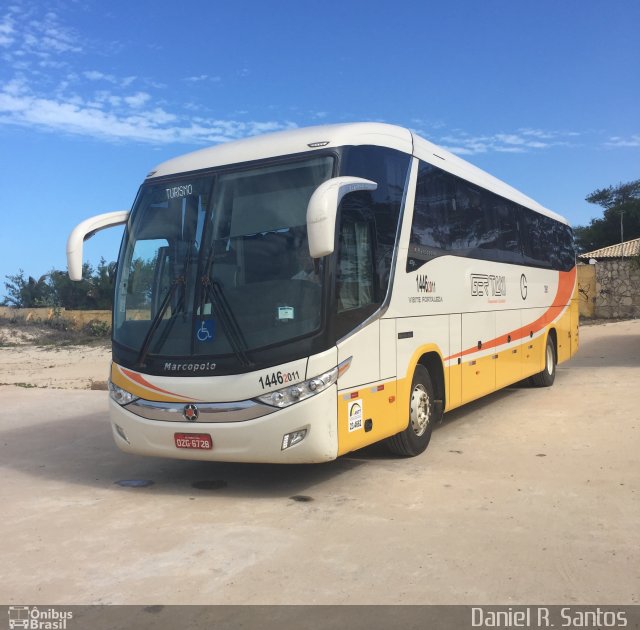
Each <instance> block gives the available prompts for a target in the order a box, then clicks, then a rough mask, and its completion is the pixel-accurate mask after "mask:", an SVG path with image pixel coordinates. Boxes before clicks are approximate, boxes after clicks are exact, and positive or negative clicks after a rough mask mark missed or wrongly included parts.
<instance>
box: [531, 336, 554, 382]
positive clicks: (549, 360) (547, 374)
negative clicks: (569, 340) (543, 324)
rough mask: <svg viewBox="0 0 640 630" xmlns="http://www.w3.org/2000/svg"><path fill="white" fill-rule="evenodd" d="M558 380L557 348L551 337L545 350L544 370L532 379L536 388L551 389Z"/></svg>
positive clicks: (548, 337)
mask: <svg viewBox="0 0 640 630" xmlns="http://www.w3.org/2000/svg"><path fill="white" fill-rule="evenodd" d="M555 380H556V347H555V344H554V343H553V339H552V338H551V335H548V336H547V345H546V347H545V350H544V370H542V372H540V373H538V374H534V375H533V376H532V377H531V382H532V383H533V385H535V386H536V387H551V385H553V381H555Z"/></svg>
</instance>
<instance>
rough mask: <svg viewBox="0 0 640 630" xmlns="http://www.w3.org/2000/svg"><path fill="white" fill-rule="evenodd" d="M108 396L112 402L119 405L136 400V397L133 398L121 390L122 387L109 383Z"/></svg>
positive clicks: (130, 394)
mask: <svg viewBox="0 0 640 630" xmlns="http://www.w3.org/2000/svg"><path fill="white" fill-rule="evenodd" d="M109 396H111V398H113V400H115V401H116V402H117V403H118V404H119V405H128V404H129V403H130V402H133V401H134V400H138V397H137V396H134V395H133V394H132V393H131V392H128V391H127V390H126V389H122V387H118V386H117V385H114V384H113V383H112V382H111V381H109Z"/></svg>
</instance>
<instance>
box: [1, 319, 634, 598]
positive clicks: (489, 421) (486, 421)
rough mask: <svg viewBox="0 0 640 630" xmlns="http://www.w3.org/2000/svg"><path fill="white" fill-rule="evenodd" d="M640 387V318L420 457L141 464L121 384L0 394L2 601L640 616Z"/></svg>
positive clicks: (379, 451) (507, 393) (455, 418)
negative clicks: (589, 611) (494, 607)
mask: <svg viewBox="0 0 640 630" xmlns="http://www.w3.org/2000/svg"><path fill="white" fill-rule="evenodd" d="M11 352H13V351H11ZM11 352H8V353H5V354H3V355H2V359H1V361H2V363H3V368H2V369H3V373H4V374H5V376H3V378H2V379H1V380H6V379H7V377H6V374H7V368H6V365H7V364H6V361H7V360H8V359H11V360H12V361H13V360H14V359H13V358H15V357H14V355H13V354H12V353H11ZM15 352H17V353H18V355H19V356H18V359H16V361H15V362H14V363H12V364H13V365H19V364H20V360H19V357H22V356H23V355H22V351H21V350H20V349H17V348H16V349H15ZM82 353H83V351H79V352H78V353H77V354H79V356H82ZM55 355H56V353H52V354H50V353H48V352H42V353H40V352H36V353H35V354H33V355H28V356H32V359H30V360H31V361H32V362H33V363H32V365H34V367H32V368H31V369H32V370H33V372H32V374H31V376H30V378H33V379H37V378H42V377H43V378H52V379H53V381H52V382H55V378H56V376H55V374H56V373H57V370H56V369H54V368H45V367H42V365H51V364H53V360H50V361H49V362H48V363H47V361H46V360H45V359H43V357H47V356H55ZM65 356H66V361H69V362H74V361H75V359H74V358H72V357H74V356H76V355H71V354H70V355H65ZM85 356H87V357H88V356H89V355H85ZM12 357H13V358H12ZM94 359H95V362H96V364H97V366H98V372H97V374H98V375H99V376H100V375H102V374H104V369H105V368H106V364H107V358H106V357H104V358H100V357H94ZM38 362H41V364H42V365H41V372H40V376H38V372H37V369H36V367H37V363H38ZM61 363H62V364H64V361H61ZM86 365H87V366H88V365H89V360H88V358H87V363H86ZM62 367H63V368H65V366H64V365H62ZM87 370H88V368H87ZM49 374H51V375H53V376H48V375H49ZM20 378H22V377H20ZM24 378H27V377H26V376H25V377H24ZM83 378H86V376H83ZM64 379H67V381H68V382H71V383H72V384H73V382H74V379H73V378H72V377H68V376H66V377H64ZM64 379H61V381H57V382H64ZM83 382H84V383H85V384H86V381H82V380H78V381H75V383H76V384H77V385H78V386H82V383H83ZM638 383H640V321H632V322H621V323H613V324H607V325H603V326H590V327H584V328H583V329H582V330H581V350H580V352H579V354H578V356H577V357H576V358H575V359H573V360H572V361H570V362H568V363H565V364H563V365H561V366H560V367H559V370H558V374H557V378H556V383H555V385H554V386H553V387H551V388H548V389H537V388H526V387H513V388H509V389H506V390H503V391H501V392H498V393H496V394H493V395H491V396H488V397H486V398H485V399H483V400H480V401H477V402H474V403H471V404H469V405H466V406H465V407H463V408H460V409H458V410H455V411H453V412H452V413H450V414H447V416H446V419H445V421H444V423H443V424H442V425H441V426H440V427H438V428H436V429H435V431H434V434H433V438H432V441H431V445H430V446H429V449H428V450H427V452H425V453H424V454H422V455H421V456H419V457H416V458H413V459H397V458H393V457H390V456H389V455H388V454H387V453H386V451H385V450H384V449H383V448H381V447H379V446H376V447H371V448H368V449H364V450H363V451H360V452H358V453H353V454H351V455H349V456H346V457H342V458H340V459H338V460H336V461H335V462H331V463H328V464H323V465H316V466H280V467H278V466H266V465H253V466H251V465H243V464H218V463H203V462H185V461H177V460H166V459H155V458H141V457H134V456H129V455H125V454H124V453H121V452H120V451H118V450H117V449H116V447H115V445H114V442H113V439H112V436H111V430H110V426H109V420H108V414H107V412H106V392H100V391H78V390H54V389H26V388H24V387H15V386H0V402H1V404H0V506H2V510H1V512H2V517H1V518H0V602H6V603H7V604H49V605H52V604H82V603H93V604H99V603H119V604H172V603H174V604H196V603H208V604H212V603H215V604H246V603H250V604H292V603H299V604H303V603H307V604H311V603H314V604H344V603H351V604H356V603H360V604H400V603H403V604H405V603H416V604H418V603H420V604H426V603H432V604H433V603H443V604H453V603H466V604H474V605H478V604H505V605H512V604H518V603H519V604H532V603H540V604H545V603H546V604H552V603H557V604H563V605H572V604H579V603H583V604H630V603H636V604H638V603H640V551H639V550H640V530H639V528H638V523H639V522H640V501H639V494H640V465H639V464H638V452H640V413H639V411H638V410H639V409H640V389H639V388H638ZM123 480H136V481H140V482H145V484H146V483H147V482H149V483H148V485H145V484H143V485H141V486H140V487H123V486H122V485H120V484H119V482H121V481H123Z"/></svg>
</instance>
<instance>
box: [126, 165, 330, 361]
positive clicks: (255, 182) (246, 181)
mask: <svg viewBox="0 0 640 630" xmlns="http://www.w3.org/2000/svg"><path fill="white" fill-rule="evenodd" d="M333 168H334V158H333V157H332V156H326V155H322V156H315V157H312V158H306V159H302V160H297V161H289V162H286V163H279V164H276V163H272V164H269V165H264V166H259V167H253V168H246V167H245V168H237V169H235V170H229V169H225V170H224V171H220V172H218V173H213V174H207V175H194V176H190V177H183V178H181V179H172V180H163V181H162V182H153V181H152V182H149V183H147V184H145V185H144V186H143V187H142V188H141V190H140V193H139V195H138V198H137V200H136V204H135V206H134V208H133V211H132V214H131V219H130V222H129V226H128V229H127V232H126V234H125V238H124V240H123V244H122V249H121V252H120V259H119V265H118V277H117V280H116V294H115V308H114V342H115V343H116V344H118V345H119V346H120V347H122V348H125V349H127V351H129V352H130V353H132V354H131V356H132V357H133V356H137V360H136V363H137V364H140V365H143V364H144V363H145V360H146V358H147V356H155V357H161V358H173V359H174V360H178V359H179V358H188V357H191V358H195V359H197V358H198V357H201V358H202V357H218V356H224V355H231V356H232V357H235V358H236V360H237V361H238V364H239V366H245V367H246V366H249V365H251V352H252V351H253V350H256V349H259V348H263V347H265V346H270V345H274V344H282V343H285V342H289V341H291V340H293V339H296V338H300V337H304V336H306V335H309V334H312V333H313V332H314V331H317V330H318V328H319V327H320V325H321V321H320V319H321V313H322V304H321V302H322V290H321V278H322V271H323V270H322V262H321V261H318V260H313V259H312V258H311V257H310V255H309V248H308V244H307V229H306V209H307V204H308V202H309V199H310V197H311V194H312V193H313V191H314V190H315V189H316V188H317V186H319V185H320V184H321V183H322V182H323V181H325V180H327V179H329V178H330V177H331V176H332V173H333ZM167 365H168V364H167Z"/></svg>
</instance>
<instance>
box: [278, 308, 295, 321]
mask: <svg viewBox="0 0 640 630" xmlns="http://www.w3.org/2000/svg"><path fill="white" fill-rule="evenodd" d="M294 315H295V309H294V307H293V306H278V319H294Z"/></svg>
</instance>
